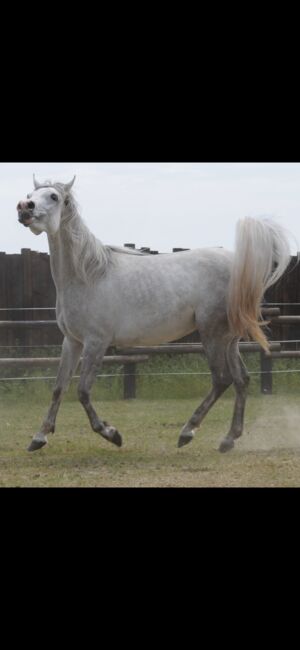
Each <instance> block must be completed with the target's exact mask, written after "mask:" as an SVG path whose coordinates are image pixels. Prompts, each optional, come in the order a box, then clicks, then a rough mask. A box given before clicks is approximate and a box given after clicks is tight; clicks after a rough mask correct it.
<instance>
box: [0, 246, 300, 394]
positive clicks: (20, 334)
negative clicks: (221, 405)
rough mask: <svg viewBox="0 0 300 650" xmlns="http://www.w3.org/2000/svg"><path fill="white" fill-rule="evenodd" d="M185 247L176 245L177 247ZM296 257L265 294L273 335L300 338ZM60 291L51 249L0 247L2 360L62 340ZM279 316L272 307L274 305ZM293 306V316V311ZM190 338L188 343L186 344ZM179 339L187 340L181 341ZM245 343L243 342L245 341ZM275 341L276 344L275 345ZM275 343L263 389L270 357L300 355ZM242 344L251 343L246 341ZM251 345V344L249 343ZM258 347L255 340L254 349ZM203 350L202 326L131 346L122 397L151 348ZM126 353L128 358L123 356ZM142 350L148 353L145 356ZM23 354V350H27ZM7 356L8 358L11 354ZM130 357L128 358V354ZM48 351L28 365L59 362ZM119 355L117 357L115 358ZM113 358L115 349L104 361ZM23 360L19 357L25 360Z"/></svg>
mask: <svg viewBox="0 0 300 650" xmlns="http://www.w3.org/2000/svg"><path fill="white" fill-rule="evenodd" d="M125 245H126V246H128V247H131V248H135V245H134V244H125ZM139 250H143V251H145V252H148V253H149V254H158V251H151V250H150V249H149V248H146V247H144V248H142V249H139ZM181 250H185V249H182V248H176V249H173V253H175V254H176V252H178V251H181ZM296 262H297V258H296V257H294V258H292V261H291V263H290V266H289V268H288V269H287V271H286V272H285V274H284V276H283V277H282V278H281V279H280V281H279V282H278V283H277V284H276V285H275V286H274V287H271V288H270V289H269V290H268V291H267V292H266V295H265V298H264V302H265V304H266V305H268V307H269V309H270V308H272V309H273V314H272V316H273V318H272V321H271V324H270V327H269V332H268V335H269V338H270V339H272V340H273V341H275V342H276V341H284V342H286V341H289V340H294V341H298V340H300V264H298V265H297V264H296ZM55 302H56V291H55V286H54V283H53V280H52V276H51V270H50V257H49V255H48V253H37V252H35V251H32V250H30V249H22V250H21V254H13V255H10V254H6V253H1V252H0V321H1V322H0V348H1V353H0V357H2V360H0V366H3V365H4V364H5V362H6V364H7V365H9V364H11V365H13V364H15V365H16V364H17V360H16V359H13V358H12V356H11V354H9V355H8V354H6V353H5V351H6V350H7V349H8V350H10V351H11V350H13V349H20V348H22V349H23V348H27V347H28V348H30V347H31V346H35V347H40V348H44V347H45V348H46V346H60V345H61V343H62V340H63V336H62V334H61V332H60V331H59V329H58V327H57V326H56V320H55V309H54V307H55ZM277 305H278V306H280V316H278V314H279V310H277V316H276V314H275V312H274V309H275V308H276V306H277ZM291 312H292V314H293V315H292V316H291V315H290V314H291ZM187 343H190V345H191V347H190V346H187ZM180 344H184V345H183V346H181V347H180ZM193 345H194V347H193ZM242 345H243V344H242ZM274 345H275V347H274ZM274 345H273V348H272V355H271V357H266V355H265V354H264V353H263V352H261V371H262V374H261V389H262V392H264V393H268V392H271V391H272V359H277V358H283V357H285V358H297V357H300V351H298V350H288V349H286V348H287V345H286V343H283V344H282V346H279V347H278V344H277V347H276V344H274ZM244 349H245V350H246V349H247V346H246V347H245V344H244ZM249 349H250V348H249ZM258 349H259V348H257V349H256V347H255V346H254V345H253V344H252V345H251V350H252V351H256V352H257V351H258ZM117 352H118V351H117ZM164 352H165V353H166V352H168V353H181V354H182V353H184V352H203V348H202V345H201V342H200V339H199V334H198V332H194V333H192V334H191V335H189V336H187V337H184V338H183V339H180V341H179V342H177V344H176V345H174V344H172V345H171V346H157V348H153V347H152V348H141V347H139V348H133V349H130V350H127V351H126V350H125V351H122V352H120V351H119V356H120V354H122V355H123V357H122V359H123V361H122V363H123V367H124V397H133V396H134V395H135V372H136V363H139V362H140V361H142V360H143V361H144V360H146V358H148V357H149V355H150V354H151V355H152V354H157V353H159V354H162V353H164ZM124 354H125V355H126V354H127V356H128V358H126V359H125V358H124ZM141 355H142V356H144V357H145V358H143V359H142V358H141ZM23 356H24V355H23ZM8 357H9V358H8ZM129 357H130V358H129ZM48 359H49V357H47V358H46V357H43V358H41V357H39V359H38V360H33V359H28V363H29V365H30V364H31V366H32V365H33V364H34V363H35V364H38V363H39V364H40V367H41V366H42V365H43V363H44V364H45V363H48V365H49V363H50V365H51V364H54V365H55V363H56V364H57V359H56V360H55V359H53V358H52V361H51V362H49V361H48ZM114 360H115V361H116V360H117V359H116V357H115V359H114ZM112 361H113V357H112V355H109V358H107V359H106V361H105V362H106V363H110V362H112ZM22 362H23V363H24V364H26V358H25V359H24V360H22V361H21V360H20V359H19V365H20V364H21V363H22Z"/></svg>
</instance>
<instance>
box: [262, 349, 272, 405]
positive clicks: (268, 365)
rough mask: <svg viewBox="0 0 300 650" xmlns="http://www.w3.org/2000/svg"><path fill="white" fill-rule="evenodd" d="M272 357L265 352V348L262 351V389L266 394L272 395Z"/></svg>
mask: <svg viewBox="0 0 300 650" xmlns="http://www.w3.org/2000/svg"><path fill="white" fill-rule="evenodd" d="M272 366H273V361H272V357H271V356H268V355H267V354H265V352H264V350H261V351H260V371H261V375H260V390H261V392H262V393H263V394H264V395H272V387H273V375H272Z"/></svg>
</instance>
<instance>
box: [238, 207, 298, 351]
mask: <svg viewBox="0 0 300 650" xmlns="http://www.w3.org/2000/svg"><path fill="white" fill-rule="evenodd" d="M290 259H291V257H290V246H289V241H288V239H287V235H286V232H285V230H284V229H283V228H282V227H281V226H280V225H278V224H277V223H274V222H273V221H272V220H270V219H253V218H251V217H246V218H245V219H240V221H238V223H237V227H236V248H235V254H234V260H233V268H232V273H231V277H230V282H229V297H228V320H229V326H230V329H231V332H232V334H233V335H234V336H237V337H239V338H243V339H246V340H247V339H249V338H252V339H254V340H255V341H257V342H258V343H259V344H260V345H261V346H262V347H263V348H264V350H266V351H267V352H268V351H269V344H268V341H267V338H266V336H265V334H264V332H263V331H262V329H261V328H262V326H263V325H266V323H265V322H262V321H260V322H259V319H260V318H261V308H260V305H261V301H262V299H263V295H264V293H265V291H266V290H267V289H268V287H270V286H271V285H272V284H274V283H275V282H277V280H278V279H279V278H280V277H281V276H282V274H283V273H284V271H285V269H286V268H287V266H288V264H289V262H290Z"/></svg>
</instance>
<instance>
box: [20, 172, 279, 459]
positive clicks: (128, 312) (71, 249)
mask: <svg viewBox="0 0 300 650" xmlns="http://www.w3.org/2000/svg"><path fill="white" fill-rule="evenodd" d="M74 180H75V178H74V179H73V180H72V181H71V182H70V183H67V184H63V183H51V182H50V181H46V182H45V183H43V184H39V183H38V182H37V181H36V180H35V178H34V191H33V192H31V193H30V194H29V195H27V200H24V201H20V203H19V204H18V206H17V210H18V218H19V221H20V222H21V223H22V224H23V225H24V226H27V227H29V228H30V229H31V231H32V232H33V233H34V234H35V235H39V234H40V233H41V232H46V233H47V236H48V241H49V248H50V263H51V271H52V275H53V280H54V283H55V286H56V292H57V304H56V314H57V322H58V325H59V327H60V329H61V331H62V333H63V334H64V342H63V347H62V356H61V362H60V366H59V370H58V375H57V379H56V384H55V388H54V392H53V398H52V403H51V405H50V408H49V411H48V414H47V416H46V418H45V420H44V422H43V424H42V426H41V429H40V431H39V433H37V434H36V435H35V436H34V437H33V440H32V442H31V444H30V446H29V448H28V450H29V451H35V450H37V449H40V448H41V447H43V446H44V445H45V444H46V443H47V442H48V440H47V434H49V433H54V430H55V421H56V416H57V412H58V409H59V405H60V402H61V399H62V395H63V393H64V391H65V390H66V389H67V387H68V385H69V383H70V380H71V378H72V376H73V374H74V372H75V370H76V368H77V366H78V363H79V360H80V357H81V355H82V357H83V358H82V365H81V374H80V380H79V387H78V396H79V400H80V402H81V404H82V405H83V406H84V408H85V410H86V413H87V415H88V417H89V420H90V424H91V426H92V428H93V430H94V431H96V432H97V433H99V434H100V435H101V436H103V437H104V438H105V439H106V440H109V441H110V442H112V443H114V444H115V445H117V446H121V445H122V438H121V436H120V434H119V432H118V431H117V429H116V428H115V427H113V426H111V425H109V424H107V422H105V421H104V420H102V419H101V418H99V417H98V415H97V413H96V412H95V410H94V408H93V406H92V404H91V402H90V391H91V388H92V385H93V382H94V380H95V377H96V373H97V371H98V370H99V368H100V367H101V362H102V359H103V356H104V354H105V352H106V350H107V348H108V347H109V346H110V345H114V346H117V347H118V348H124V347H128V346H134V345H156V344H159V343H166V342H170V341H174V340H176V339H179V338H181V337H183V336H185V335H187V334H189V333H190V332H193V331H194V330H195V329H198V330H199V332H200V336H201V341H202V343H203V346H204V349H205V352H206V355H207V360H208V363H209V366H210V370H211V374H212V389H211V391H210V393H209V395H208V396H207V397H206V399H205V400H204V401H203V402H202V404H201V405H200V406H199V407H198V408H197V409H196V411H195V413H194V414H193V415H192V417H191V418H190V419H189V420H188V422H187V423H186V424H185V425H184V427H183V429H182V431H181V434H180V437H179V441H178V446H179V447H181V446H183V445H185V444H187V443H188V442H190V441H191V440H192V438H193V437H194V430H195V428H197V427H199V425H200V423H201V422H202V420H203V418H204V417H205V415H206V414H207V412H208V411H209V409H210V408H211V407H212V405H213V404H214V403H215V402H216V400H217V399H218V398H219V397H220V395H222V393H223V392H224V391H225V390H226V389H227V388H228V387H229V386H230V385H231V384H232V383H233V385H234V388H235V391H236V400H235V405H234V412H233V419H232V423H231V427H230V429H229V432H228V433H227V435H226V437H225V438H224V439H223V440H222V442H221V444H220V451H223V452H224V451H227V450H229V449H231V448H232V447H233V446H234V440H235V439H236V438H238V437H239V436H240V435H241V434H242V430H243V419H244V408H245V401H246V392H247V385H248V382H249V376H248V373H247V370H246V368H245V366H244V365H243V363H242V360H241V358H240V356H239V350H238V341H239V339H240V338H241V337H243V338H245V339H248V338H252V339H254V340H256V341H258V342H259V343H260V344H261V345H262V347H263V348H264V349H265V350H267V349H268V343H267V340H266V337H265V335H264V333H263V331H262V329H261V325H262V322H261V321H260V322H259V319H260V304H261V300H262V297H263V294H264V292H265V291H266V289H267V288H268V287H269V286H271V285H272V284H274V282H276V281H277V280H278V279H279V278H280V276H281V275H282V274H283V272H284V270H285V269H286V267H287V265H288V264H289V261H290V251H289V243H288V240H287V238H286V235H285V233H284V231H283V229H282V228H281V227H280V226H279V225H277V224H275V223H273V222H271V221H270V220H258V219H253V218H245V219H242V220H240V221H239V222H238V224H237V233H236V250H235V253H231V252H229V251H227V250H224V249H220V248H216V249H214V248H202V249H196V250H192V251H185V252H179V253H176V254H175V253H171V254H164V255H155V256H152V255H144V254H139V253H137V252H135V251H132V250H130V249H126V248H118V247H114V246H104V245H103V244H102V243H101V242H100V241H99V240H98V239H96V238H95V237H94V235H93V234H92V233H91V232H90V231H89V229H88V228H87V226H86V225H85V224H84V222H83V220H82V218H81V217H80V215H79V213H78V209H77V205H76V201H75V199H74V196H73V194H72V191H71V188H72V186H73V183H74Z"/></svg>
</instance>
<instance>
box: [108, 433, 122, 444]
mask: <svg viewBox="0 0 300 650" xmlns="http://www.w3.org/2000/svg"><path fill="white" fill-rule="evenodd" d="M110 441H111V442H113V444H114V445H117V447H122V436H121V435H120V434H119V431H117V429H116V430H115V432H114V434H113V435H112V437H111V438H110Z"/></svg>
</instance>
